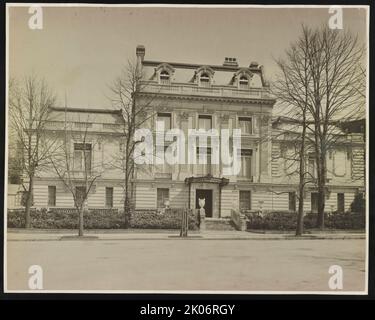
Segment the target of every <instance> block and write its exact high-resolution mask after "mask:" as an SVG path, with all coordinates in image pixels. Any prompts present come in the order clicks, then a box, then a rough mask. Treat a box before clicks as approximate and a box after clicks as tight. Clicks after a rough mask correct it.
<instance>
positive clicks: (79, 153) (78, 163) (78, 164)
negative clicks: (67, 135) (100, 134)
mask: <svg viewBox="0 0 375 320" xmlns="http://www.w3.org/2000/svg"><path fill="white" fill-rule="evenodd" d="M73 158H74V159H73V165H74V170H76V171H86V172H90V171H91V144H89V143H75V144H74V154H73Z"/></svg>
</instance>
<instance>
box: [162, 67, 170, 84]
mask: <svg viewBox="0 0 375 320" xmlns="http://www.w3.org/2000/svg"><path fill="white" fill-rule="evenodd" d="M170 83H171V81H170V75H169V73H168V71H167V70H162V71H161V72H160V84H170Z"/></svg>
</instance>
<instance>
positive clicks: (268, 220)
mask: <svg viewBox="0 0 375 320" xmlns="http://www.w3.org/2000/svg"><path fill="white" fill-rule="evenodd" d="M245 215H246V217H247V228H248V229H254V230H280V231H291V230H295V229H296V226H297V213H295V212H293V211H269V212H263V213H262V215H260V214H259V213H258V212H250V213H246V214H245ZM316 220H317V214H316V213H311V212H309V213H307V214H305V216H304V219H303V223H304V228H305V229H314V228H315V227H316ZM324 221H325V227H326V228H327V229H357V230H358V229H364V228H365V225H366V216H365V214H364V213H357V212H345V213H337V212H335V213H332V214H331V213H325V217H324Z"/></svg>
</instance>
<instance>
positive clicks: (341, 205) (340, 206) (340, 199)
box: [337, 193, 345, 212]
mask: <svg viewBox="0 0 375 320" xmlns="http://www.w3.org/2000/svg"><path fill="white" fill-rule="evenodd" d="M337 211H338V212H344V211H345V196H344V194H343V193H338V194H337Z"/></svg>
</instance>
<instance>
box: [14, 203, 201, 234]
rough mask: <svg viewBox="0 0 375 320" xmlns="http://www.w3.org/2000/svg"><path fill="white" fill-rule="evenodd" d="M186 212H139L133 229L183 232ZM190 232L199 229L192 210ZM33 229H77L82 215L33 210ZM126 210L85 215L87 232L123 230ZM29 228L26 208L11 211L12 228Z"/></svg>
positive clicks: (92, 211)
mask: <svg viewBox="0 0 375 320" xmlns="http://www.w3.org/2000/svg"><path fill="white" fill-rule="evenodd" d="M182 210H183V209H169V210H166V212H165V213H164V214H161V213H158V212H157V211H156V210H135V211H134V212H133V214H132V215H131V222H130V227H132V228H144V229H151V228H153V229H179V228H180V226H181V214H182ZM188 214H189V229H190V230H196V229H197V219H196V217H195V215H194V211H193V210H189V213H188ZM30 217H31V227H32V228H40V229H77V228H78V213H77V210H76V209H75V208H50V209H49V210H47V209H46V208H41V209H39V208H38V209H37V208H32V209H31V211H30ZM125 223H126V221H125V214H124V211H123V209H120V210H119V209H104V208H103V209H98V208H92V209H89V212H88V214H85V215H84V228H85V229H123V228H126V225H125ZM24 227H25V209H8V228H24Z"/></svg>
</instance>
